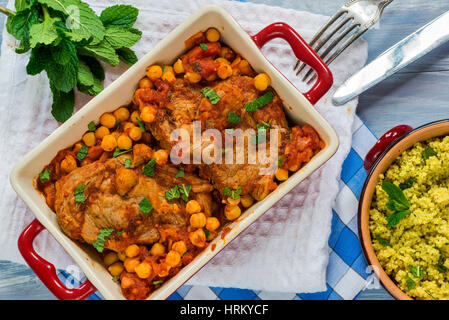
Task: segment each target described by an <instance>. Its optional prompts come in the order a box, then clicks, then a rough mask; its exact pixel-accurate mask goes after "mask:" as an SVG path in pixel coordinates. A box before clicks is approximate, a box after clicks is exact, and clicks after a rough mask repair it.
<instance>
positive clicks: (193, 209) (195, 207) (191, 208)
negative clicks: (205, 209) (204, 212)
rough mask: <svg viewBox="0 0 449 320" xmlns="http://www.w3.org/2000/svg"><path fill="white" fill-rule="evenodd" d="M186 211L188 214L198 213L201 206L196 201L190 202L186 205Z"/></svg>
mask: <svg viewBox="0 0 449 320" xmlns="http://www.w3.org/2000/svg"><path fill="white" fill-rule="evenodd" d="M186 211H187V213H188V214H193V213H200V212H201V205H200V204H199V203H198V201H196V200H190V201H189V202H187V204H186Z"/></svg>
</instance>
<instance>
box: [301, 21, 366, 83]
mask: <svg viewBox="0 0 449 320" xmlns="http://www.w3.org/2000/svg"><path fill="white" fill-rule="evenodd" d="M356 27H360V25H358V24H353V25H351V26H350V27H349V28H347V29H346V30H345V31H343V32H342V33H341V34H340V35H339V36H338V38H337V39H335V40H334V41H333V42H332V43H331V44H330V45H329V47H327V48H326V50H325V51H324V52H323V53H322V54H321V55H320V57H321V59H323V60H324V59H325V58H326V57H327V55H328V54H329V53H330V52H331V51H332V50H333V49H334V48H335V46H336V45H337V44H338V43H340V41H342V40H343V39H344V38H345V37H346V36H347V35H348V34H349V33H350V32H351V31H352V30H354V28H356ZM312 72H313V69H312V68H311V69H310V70H309V71H308V72H307V73H306V75H305V76H304V78H303V79H302V81H306V80H307V78H308V77H309V76H310V75H311V74H312Z"/></svg>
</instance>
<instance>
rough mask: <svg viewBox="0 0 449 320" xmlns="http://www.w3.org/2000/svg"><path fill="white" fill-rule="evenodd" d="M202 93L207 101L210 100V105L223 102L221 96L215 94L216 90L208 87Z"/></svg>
mask: <svg viewBox="0 0 449 320" xmlns="http://www.w3.org/2000/svg"><path fill="white" fill-rule="evenodd" d="M201 93H202V94H203V95H204V96H205V97H206V98H207V99H209V101H210V103H212V104H217V103H218V102H219V101H220V100H221V98H220V96H219V95H218V94H217V93H216V92H215V90H214V89H211V88H207V87H206V88H204V89H203V90H201Z"/></svg>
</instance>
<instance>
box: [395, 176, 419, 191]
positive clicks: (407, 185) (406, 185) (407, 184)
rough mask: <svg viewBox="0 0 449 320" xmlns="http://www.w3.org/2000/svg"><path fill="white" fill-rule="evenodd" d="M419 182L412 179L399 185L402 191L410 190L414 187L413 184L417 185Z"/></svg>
mask: <svg viewBox="0 0 449 320" xmlns="http://www.w3.org/2000/svg"><path fill="white" fill-rule="evenodd" d="M417 181H418V180H417V179H416V178H410V179H408V180H407V181H405V182H404V183H401V184H400V185H399V188H400V189H401V190H405V189H410V188H411V187H412V186H413V184H415V183H416V182H417Z"/></svg>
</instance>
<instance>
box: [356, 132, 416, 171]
mask: <svg viewBox="0 0 449 320" xmlns="http://www.w3.org/2000/svg"><path fill="white" fill-rule="evenodd" d="M412 130H413V128H412V127H410V126H408V125H405V124H403V125H400V126H397V127H394V128H393V129H391V130H390V131H388V132H387V133H385V134H384V135H383V136H382V137H381V138H380V139H379V140H378V141H377V142H376V144H375V145H374V147H373V148H372V149H371V150H370V151H369V152H368V153H367V154H366V157H365V163H364V166H365V170H366V172H368V173H369V172H370V171H371V169H372V168H373V166H374V164H375V163H376V161H377V160H378V159H379V157H380V156H381V155H382V154H383V153H384V152H385V151H386V150H387V149H388V148H389V147H390V146H391V145H392V144H393V143H394V142H395V141H396V140H398V139H399V138H401V137H403V136H404V135H406V134H407V133H409V132H411V131H412Z"/></svg>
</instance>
